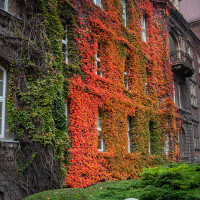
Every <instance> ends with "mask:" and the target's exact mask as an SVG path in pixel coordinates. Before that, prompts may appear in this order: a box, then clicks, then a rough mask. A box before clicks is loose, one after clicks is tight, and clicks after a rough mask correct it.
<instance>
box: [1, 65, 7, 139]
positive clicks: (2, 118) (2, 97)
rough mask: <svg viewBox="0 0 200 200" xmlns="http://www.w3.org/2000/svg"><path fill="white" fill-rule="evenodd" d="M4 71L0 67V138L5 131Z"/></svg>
mask: <svg viewBox="0 0 200 200" xmlns="http://www.w3.org/2000/svg"><path fill="white" fill-rule="evenodd" d="M5 96H6V71H5V69H3V68H2V67H1V66H0V138H3V137H4V130H5Z"/></svg>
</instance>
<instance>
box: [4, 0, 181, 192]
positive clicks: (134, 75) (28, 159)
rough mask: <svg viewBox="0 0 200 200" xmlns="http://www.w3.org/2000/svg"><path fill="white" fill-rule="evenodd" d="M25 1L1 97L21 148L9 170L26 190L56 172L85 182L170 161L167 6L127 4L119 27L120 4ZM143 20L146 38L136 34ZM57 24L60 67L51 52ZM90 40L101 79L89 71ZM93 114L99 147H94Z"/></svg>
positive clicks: (71, 181)
mask: <svg viewBox="0 0 200 200" xmlns="http://www.w3.org/2000/svg"><path fill="white" fill-rule="evenodd" d="M33 3H36V4H33V6H32V8H34V10H33V12H32V15H30V14H28V16H26V20H25V21H24V26H22V27H24V28H18V26H16V29H15V36H16V38H17V39H18V41H22V42H21V43H20V48H19V52H18V53H19V56H18V59H17V60H13V61H12V65H11V67H10V74H11V76H10V77H9V88H10V91H9V96H8V100H7V109H8V122H9V127H10V132H12V133H15V135H16V139H18V140H19V141H20V146H21V148H20V154H19V159H18V172H19V174H20V175H23V176H21V177H22V178H21V179H20V180H21V183H22V185H23V187H24V188H26V192H27V194H31V193H35V192H37V191H41V190H44V189H51V188H59V187H62V183H63V182H62V181H63V179H62V178H63V177H65V186H67V187H86V186H89V185H92V184H95V183H98V182H100V181H108V180H121V179H130V178H138V176H139V173H140V172H141V170H142V168H143V167H147V166H154V165H156V164H158V163H161V162H163V161H164V160H169V161H171V162H173V161H177V160H179V153H178V146H177V132H178V124H177V114H176V110H175V105H174V102H173V79H172V73H171V69H170V65H169V55H168V35H167V31H166V24H167V22H166V20H165V19H167V15H168V11H167V10H168V9H169V8H168V6H167V4H165V6H164V7H163V6H162V7H159V5H158V7H157V4H154V6H155V7H154V6H153V3H152V1H150V0H143V1H137V0H127V1H126V4H127V9H126V10H127V26H126V27H125V26H124V21H123V17H122V15H123V9H122V4H121V0H102V4H103V5H102V8H100V7H98V6H96V5H94V3H93V1H92V0H60V1H57V0H38V1H33ZM158 11H159V12H158ZM143 16H145V17H146V20H147V42H144V41H142V37H141V35H142V29H141V19H142V17H143ZM66 28H67V30H68V31H67V37H68V57H69V61H70V62H69V64H67V63H65V62H64V61H63V55H62V48H61V47H62V38H63V35H64V30H65V29H66ZM27 30H28V31H27ZM98 46H100V48H99V53H98V56H99V58H100V67H101V71H102V74H103V75H102V76H99V75H98V74H97V73H96V71H97V69H96V64H95V63H96V54H97V51H98ZM125 71H126V73H127V81H128V88H126V87H125V84H124V72H125ZM66 105H68V106H69V117H68V119H67V120H66ZM99 113H101V115H102V132H101V136H102V138H103V140H104V141H105V152H100V151H99V150H98V142H99V141H98V131H97V121H98V117H99ZM128 118H129V119H130V135H131V137H130V139H131V143H132V147H133V149H132V152H130V153H128V134H127V129H128V125H127V119H128ZM68 135H69V136H70V137H68ZM166 136H168V137H169V140H170V154H169V157H168V158H167V157H166V156H165V154H164V145H165V139H166ZM149 144H151V148H150V149H151V150H150V153H149ZM33 171H36V172H37V173H32V172H33ZM36 177H37V178H36ZM38 177H39V178H38ZM26 180H29V182H28V184H27V182H26ZM38 180H40V181H38ZM43 181H44V182H45V183H44V182H43ZM38 183H39V184H38ZM45 184H46V185H45ZM43 185H45V187H43ZM27 194H26V195H27Z"/></svg>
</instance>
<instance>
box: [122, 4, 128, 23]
mask: <svg viewBox="0 0 200 200" xmlns="http://www.w3.org/2000/svg"><path fill="white" fill-rule="evenodd" d="M122 11H123V14H122V17H123V20H124V26H127V16H126V1H125V0H122Z"/></svg>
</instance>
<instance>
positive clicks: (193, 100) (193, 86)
mask: <svg viewBox="0 0 200 200" xmlns="http://www.w3.org/2000/svg"><path fill="white" fill-rule="evenodd" d="M190 95H191V105H192V106H195V107H197V96H196V84H194V83H192V82H190Z"/></svg>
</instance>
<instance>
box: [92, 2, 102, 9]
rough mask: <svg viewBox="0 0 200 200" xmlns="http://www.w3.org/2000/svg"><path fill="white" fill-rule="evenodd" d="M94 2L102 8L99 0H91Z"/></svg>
mask: <svg viewBox="0 0 200 200" xmlns="http://www.w3.org/2000/svg"><path fill="white" fill-rule="evenodd" d="M93 2H94V4H95V5H97V6H99V7H100V8H102V2H101V0H93Z"/></svg>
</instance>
